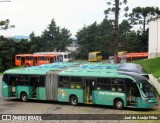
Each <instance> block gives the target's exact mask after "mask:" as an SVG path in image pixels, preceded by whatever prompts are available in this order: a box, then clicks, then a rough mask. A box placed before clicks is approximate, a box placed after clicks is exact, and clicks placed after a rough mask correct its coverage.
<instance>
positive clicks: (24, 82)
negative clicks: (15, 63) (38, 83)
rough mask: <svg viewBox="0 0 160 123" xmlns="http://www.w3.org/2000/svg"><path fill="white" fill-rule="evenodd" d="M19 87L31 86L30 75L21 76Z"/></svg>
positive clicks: (18, 82)
mask: <svg viewBox="0 0 160 123" xmlns="http://www.w3.org/2000/svg"><path fill="white" fill-rule="evenodd" d="M17 84H18V85H29V80H28V75H21V77H20V79H19V80H18V81H17Z"/></svg>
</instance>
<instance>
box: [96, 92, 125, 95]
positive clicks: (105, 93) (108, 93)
mask: <svg viewBox="0 0 160 123" xmlns="http://www.w3.org/2000/svg"><path fill="white" fill-rule="evenodd" d="M99 95H116V96H123V95H124V94H122V93H112V92H99Z"/></svg>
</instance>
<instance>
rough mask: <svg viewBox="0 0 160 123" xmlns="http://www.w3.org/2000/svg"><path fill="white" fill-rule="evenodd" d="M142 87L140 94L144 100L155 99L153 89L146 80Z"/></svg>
mask: <svg viewBox="0 0 160 123" xmlns="http://www.w3.org/2000/svg"><path fill="white" fill-rule="evenodd" d="M142 87H143V88H142V92H143V96H144V97H146V98H153V97H156V93H155V89H154V88H153V86H152V85H151V84H150V83H149V82H148V81H147V80H144V81H142Z"/></svg>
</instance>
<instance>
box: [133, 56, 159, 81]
mask: <svg viewBox="0 0 160 123" xmlns="http://www.w3.org/2000/svg"><path fill="white" fill-rule="evenodd" d="M134 63H136V64H140V65H141V66H142V67H143V68H144V69H145V70H146V72H147V73H149V74H153V75H154V76H155V77H156V78H160V58H153V59H145V60H137V61H134Z"/></svg>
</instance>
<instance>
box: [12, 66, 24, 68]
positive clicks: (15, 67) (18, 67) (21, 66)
mask: <svg viewBox="0 0 160 123" xmlns="http://www.w3.org/2000/svg"><path fill="white" fill-rule="evenodd" d="M20 68H25V66H20V67H13V68H11V69H20Z"/></svg>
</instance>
